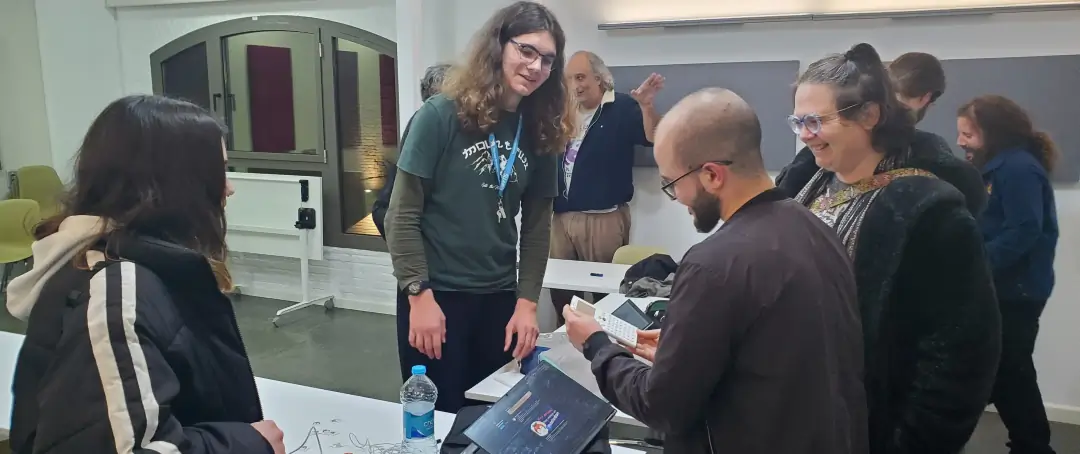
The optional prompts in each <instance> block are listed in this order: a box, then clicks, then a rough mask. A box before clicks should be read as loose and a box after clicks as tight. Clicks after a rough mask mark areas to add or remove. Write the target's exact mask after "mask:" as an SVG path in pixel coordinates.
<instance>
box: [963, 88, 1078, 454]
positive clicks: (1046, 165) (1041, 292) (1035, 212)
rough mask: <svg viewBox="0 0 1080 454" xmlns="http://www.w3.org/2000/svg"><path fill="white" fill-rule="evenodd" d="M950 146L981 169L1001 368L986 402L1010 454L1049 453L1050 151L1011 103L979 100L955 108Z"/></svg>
mask: <svg viewBox="0 0 1080 454" xmlns="http://www.w3.org/2000/svg"><path fill="white" fill-rule="evenodd" d="M956 129H957V130H958V135H957V138H956V142H957V144H958V145H960V146H961V147H963V148H964V149H965V150H967V152H968V153H969V154H970V155H971V157H972V162H973V163H974V164H975V165H976V166H977V167H978V168H979V169H981V170H982V176H983V179H984V181H985V184H986V192H988V193H989V194H990V201H989V203H988V204H987V207H986V211H985V212H984V213H983V216H982V218H981V219H980V220H979V227H981V229H982V235H983V240H984V242H985V245H986V255H987V257H988V258H989V260H990V269H991V270H992V271H993V274H994V285H995V286H996V287H997V296H998V304H999V305H1000V307H1001V341H1002V342H1001V365H1000V367H999V368H998V373H997V382H996V383H995V384H994V391H993V394H992V396H991V402H993V403H994V406H996V407H997V410H998V413H999V414H1000V415H1001V421H1002V422H1003V423H1005V427H1006V428H1007V429H1009V440H1010V442H1009V446H1010V447H1011V452H1013V453H1017V454H1052V453H1053V452H1054V450H1053V449H1051V448H1050V423H1049V422H1047V419H1046V407H1044V406H1043V399H1042V393H1041V392H1039V383H1038V377H1037V376H1036V373H1035V363H1034V362H1033V361H1032V359H1031V355H1032V353H1034V351H1035V338H1036V336H1037V335H1038V333H1039V316H1040V315H1042V311H1043V308H1045V307H1046V300H1047V299H1049V298H1050V292H1051V291H1052V290H1053V289H1054V253H1055V249H1056V248H1057V240H1058V222H1057V208H1056V206H1055V205H1054V188H1053V186H1052V185H1051V184H1050V173H1051V172H1053V170H1054V164H1055V163H1056V162H1057V157H1058V155H1057V154H1058V151H1057V147H1056V146H1055V145H1054V142H1053V141H1052V140H1050V136H1048V135H1047V134H1046V133H1044V132H1042V131H1037V130H1035V128H1034V127H1033V126H1032V124H1031V118H1030V117H1029V116H1028V114H1027V112H1024V109H1022V108H1021V107H1020V106H1018V105H1017V104H1016V103H1015V102H1013V101H1012V100H1009V99H1008V98H1004V97H1002V96H996V95H987V96H980V97H978V98H975V99H973V100H971V101H969V102H968V103H967V104H964V105H963V106H961V107H960V110H959V111H957V118H956Z"/></svg>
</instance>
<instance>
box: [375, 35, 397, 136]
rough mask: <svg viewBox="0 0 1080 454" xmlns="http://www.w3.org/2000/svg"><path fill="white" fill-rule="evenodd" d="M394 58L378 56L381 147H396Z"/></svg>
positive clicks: (395, 75) (395, 78)
mask: <svg viewBox="0 0 1080 454" xmlns="http://www.w3.org/2000/svg"><path fill="white" fill-rule="evenodd" d="M394 66H395V65H394V57H391V56H389V55H383V54H379V108H380V113H381V114H382V141H383V145H397V143H398V127H397V126H398V124H397V123H398V118H397V74H396V72H397V71H396V70H395V68H394Z"/></svg>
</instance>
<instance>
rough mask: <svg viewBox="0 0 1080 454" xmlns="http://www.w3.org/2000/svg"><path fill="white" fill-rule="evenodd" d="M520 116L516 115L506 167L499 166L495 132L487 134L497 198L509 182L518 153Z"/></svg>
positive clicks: (500, 197) (497, 143) (501, 194)
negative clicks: (497, 185)
mask: <svg viewBox="0 0 1080 454" xmlns="http://www.w3.org/2000/svg"><path fill="white" fill-rule="evenodd" d="M522 123H524V121H522V118H521V116H518V124H517V132H516V133H515V134H514V145H513V147H511V148H510V157H508V158H506V167H503V168H502V169H500V168H499V142H497V141H496V140H495V133H491V134H490V135H488V140H489V141H491V170H492V171H493V172H494V173H495V181H496V182H497V183H498V184H499V199H502V196H503V191H505V190H506V184H507V183H509V182H510V175H511V174H513V173H514V161H516V160H517V155H518V141H519V140H520V139H521V124H522Z"/></svg>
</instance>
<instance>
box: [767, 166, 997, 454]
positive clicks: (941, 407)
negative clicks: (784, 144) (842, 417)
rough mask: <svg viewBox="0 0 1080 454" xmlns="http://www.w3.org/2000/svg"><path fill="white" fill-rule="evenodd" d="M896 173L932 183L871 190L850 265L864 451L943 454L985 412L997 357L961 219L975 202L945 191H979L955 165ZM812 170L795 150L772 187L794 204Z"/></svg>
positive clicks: (979, 273)
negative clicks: (862, 372)
mask: <svg viewBox="0 0 1080 454" xmlns="http://www.w3.org/2000/svg"><path fill="white" fill-rule="evenodd" d="M965 166H966V167H965ZM905 167H917V168H921V169H923V170H927V171H929V172H932V173H934V174H935V175H938V176H939V177H940V178H930V177H922V176H911V177H905V178H900V179H897V180H894V181H893V182H892V183H891V184H889V185H888V186H886V187H885V188H883V189H881V192H879V193H878V195H877V199H876V200H875V201H874V203H873V204H872V205H871V206H870V207H869V208H868V209H867V212H866V215H865V218H864V219H863V223H862V225H861V227H860V231H859V236H858V240H857V241H858V243H857V245H856V250H855V254H854V257H853V261H854V268H855V279H856V283H857V286H858V295H859V306H860V310H861V315H862V322H863V336H864V342H865V344H864V345H865V352H866V373H867V377H866V388H867V401H868V404H869V409H870V421H869V430H870V432H869V433H870V446H871V452H872V453H874V454H939V453H941V454H946V453H947V454H953V453H956V452H959V451H960V450H961V449H962V448H963V446H964V444H965V443H966V442H967V441H968V439H969V438H970V436H971V434H972V432H973V431H974V429H975V426H976V424H977V423H978V421H979V417H980V416H981V415H982V413H983V411H984V409H985V407H986V404H987V401H988V400H989V397H990V390H991V388H992V387H993V384H994V379H995V375H996V372H997V364H998V357H999V353H1000V349H1001V321H1000V314H999V312H998V307H997V301H996V297H995V295H994V286H993V280H992V278H991V275H990V270H989V267H988V266H987V263H986V258H985V254H984V252H983V245H982V237H981V235H980V234H979V230H978V226H977V225H976V223H975V220H974V218H973V217H972V215H971V214H970V212H969V210H970V209H976V210H980V209H981V208H979V207H978V206H977V205H979V204H982V203H985V199H986V196H985V193H982V194H981V197H979V194H975V193H968V194H966V195H967V197H965V194H961V192H960V191H958V190H957V188H956V187H954V184H957V185H959V186H962V187H963V188H964V189H966V190H969V191H970V190H972V188H974V191H975V192H976V193H977V192H982V191H983V188H982V186H981V184H980V185H978V186H974V185H972V184H970V182H968V181H966V175H968V174H971V172H969V171H968V170H967V169H968V168H970V170H971V171H975V169H974V168H973V167H971V165H970V164H968V163H966V162H964V161H962V160H960V159H958V158H955V157H951V156H942V155H941V154H940V153H938V152H936V151H934V150H931V149H925V148H923V149H915V150H912V153H911V158H910V159H909V160H908V162H907V164H906V165H905ZM817 170H818V168H817V166H816V165H815V163H814V159H813V155H812V154H811V153H810V151H809V150H808V149H804V150H803V151H801V152H800V153H799V154H798V156H797V157H796V158H795V161H794V162H792V163H791V165H789V166H788V168H787V169H785V171H784V172H782V174H781V176H780V177H778V178H777V185H778V187H779V188H781V189H782V190H783V191H784V192H785V193H787V194H788V195H789V196H790V197H794V196H795V195H796V194H797V193H798V192H799V191H800V190H801V189H802V188H803V186H805V185H806V183H807V181H808V180H809V179H810V178H811V177H812V176H813V175H814V173H815V172H817ZM957 175H959V176H961V182H958V183H954V181H956V180H955V179H954V178H956V176H957ZM975 175H976V176H978V174H977V171H976V173H975ZM972 202H975V203H974V205H975V206H973V207H972V208H969V205H972Z"/></svg>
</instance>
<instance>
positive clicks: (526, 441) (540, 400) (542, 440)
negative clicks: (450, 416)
mask: <svg viewBox="0 0 1080 454" xmlns="http://www.w3.org/2000/svg"><path fill="white" fill-rule="evenodd" d="M613 417H615V408H614V407H612V406H611V404H609V403H607V402H605V401H604V400H603V399H601V398H599V397H597V396H596V395H595V394H593V393H592V392H590V391H589V390H587V389H585V387H583V386H581V385H579V384H578V383H577V382H575V381H574V380H573V379H571V378H570V377H568V376H566V374H564V373H562V372H561V371H559V369H557V368H555V366H553V365H551V364H550V363H548V362H547V361H540V362H539V364H538V365H536V367H535V368H534V369H533V370H532V371H531V372H529V374H528V375H526V376H525V377H524V378H522V379H521V381H519V382H518V383H517V384H516V385H514V387H513V388H511V389H510V391H509V392H507V393H506V395H505V396H503V397H502V399H499V401H498V402H496V403H495V404H494V405H492V406H491V408H490V409H489V410H488V411H487V412H485V413H484V414H483V415H482V416H480V418H479V419H477V420H476V421H475V422H473V424H472V425H471V426H469V428H468V429H465V436H467V437H468V438H469V440H472V442H473V443H474V444H475V445H476V446H477V447H479V448H481V449H483V450H484V451H487V452H497V453H500V454H541V453H566V454H577V453H580V452H582V451H583V450H585V448H586V447H587V446H589V445H590V444H591V443H592V441H593V439H594V438H595V437H596V434H597V433H599V432H600V430H601V429H603V428H604V426H605V425H607V423H608V421H611V418H613Z"/></svg>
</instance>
